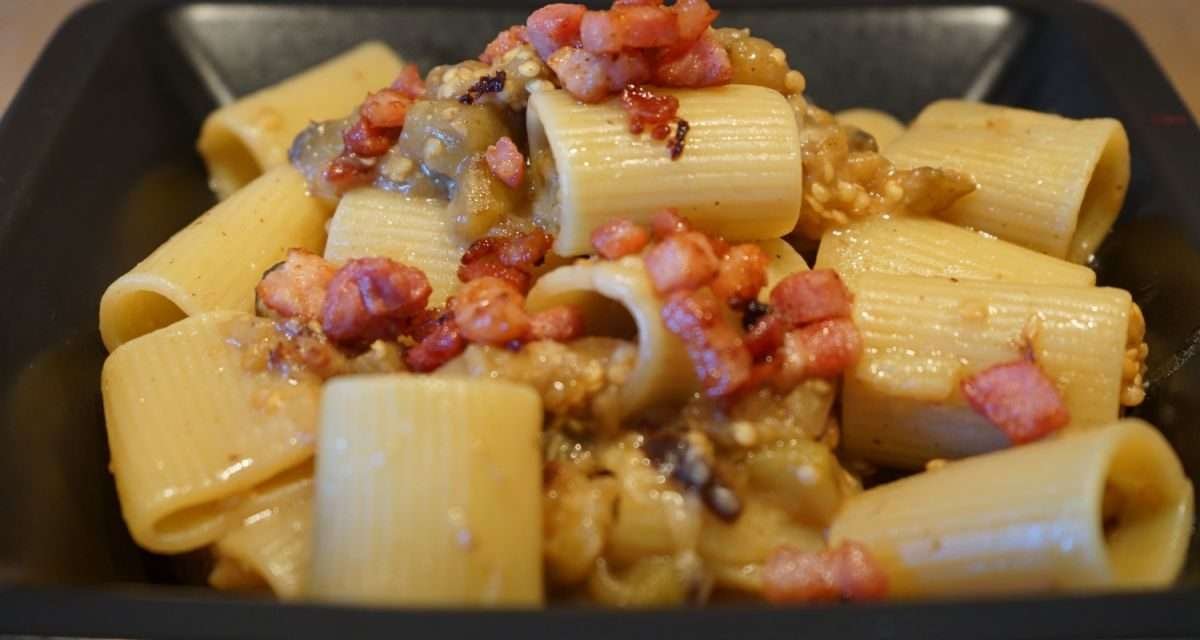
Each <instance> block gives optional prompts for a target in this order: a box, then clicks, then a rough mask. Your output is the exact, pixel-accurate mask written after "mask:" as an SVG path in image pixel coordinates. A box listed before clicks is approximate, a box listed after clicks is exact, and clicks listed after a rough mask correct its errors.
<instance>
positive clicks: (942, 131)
mask: <svg viewBox="0 0 1200 640" xmlns="http://www.w3.org/2000/svg"><path fill="white" fill-rule="evenodd" d="M885 155H887V157H888V158H889V159H890V160H892V161H893V162H895V163H896V164H897V166H899V167H901V168H906V169H907V168H913V167H919V166H933V167H943V168H947V169H957V170H959V171H964V172H966V173H969V174H971V176H973V177H974V178H975V182H977V183H978V185H979V188H978V189H977V190H976V191H975V192H974V193H972V194H970V195H968V196H966V197H964V198H961V199H960V200H958V201H957V202H956V203H955V204H954V205H953V206H952V207H951V208H950V209H949V210H948V211H946V212H945V213H944V214H943V216H942V217H944V218H945V219H946V220H948V221H950V222H953V223H955V224H959V225H963V226H967V227H973V228H976V229H979V230H981V231H986V232H988V233H991V234H993V235H995V236H997V237H999V238H1001V239H1004V240H1008V241H1009V242H1014V243H1016V244H1019V245H1021V246H1024V247H1028V248H1030V249H1034V250H1036V251H1040V252H1042V253H1045V254H1047V255H1051V256H1054V257H1056V258H1064V259H1067V260H1070V261H1071V262H1086V261H1087V260H1088V258H1089V257H1090V256H1091V255H1092V254H1093V253H1094V252H1095V251H1096V248H1097V247H1098V246H1099V245H1100V242H1101V240H1103V239H1104V236H1105V235H1106V234H1108V230H1109V228H1110V227H1112V224H1113V221H1114V220H1115V219H1116V217H1117V214H1118V213H1119V212H1120V210H1121V205H1122V204H1123V203H1124V201H1125V192H1126V190H1127V189H1128V187H1129V139H1128V137H1127V136H1126V135H1125V128H1124V127H1123V126H1121V123H1120V122H1119V121H1117V120H1114V119H1112V118H1097V119H1089V120H1070V119H1067V118H1062V117H1059V116H1055V115H1051V114H1047V113H1038V112H1036V111H1026V110H1024V109H1012V108H1009V107H1000V106H994V105H987V104H979V103H973V102H963V101H959V100H942V101H939V102H935V103H933V104H931V105H929V106H928V107H926V108H925V110H924V111H922V112H921V115H920V116H918V117H917V119H916V120H915V121H914V122H913V124H912V126H911V127H910V128H909V130H908V131H907V132H905V133H904V135H902V136H900V137H899V138H897V139H896V140H894V141H893V142H892V143H891V144H890V145H888V147H887V150H886V152H885Z"/></svg>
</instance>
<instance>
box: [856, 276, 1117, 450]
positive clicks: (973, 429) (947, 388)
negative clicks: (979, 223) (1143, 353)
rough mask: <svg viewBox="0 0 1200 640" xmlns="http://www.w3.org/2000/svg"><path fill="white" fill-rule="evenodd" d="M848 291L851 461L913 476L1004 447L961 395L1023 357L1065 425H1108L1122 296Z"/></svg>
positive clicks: (881, 282) (991, 287)
mask: <svg viewBox="0 0 1200 640" xmlns="http://www.w3.org/2000/svg"><path fill="white" fill-rule="evenodd" d="M851 288H852V289H853V291H854V294H855V304H854V319H855V323H856V325H857V326H858V328H859V330H860V331H861V332H862V337H863V355H862V358H861V359H860V360H859V362H858V364H857V366H856V367H855V369H854V370H853V371H852V372H850V373H848V374H847V376H846V380H845V390H844V392H843V404H842V428H843V445H844V447H845V450H846V451H847V452H849V453H851V454H853V455H857V456H861V457H864V458H867V459H870V460H873V461H876V462H880V463H884V464H890V465H896V466H900V467H907V468H913V467H919V466H920V465H923V464H925V462H927V461H929V460H931V459H934V458H958V457H962V456H967V455H974V454H979V453H984V452H987V451H990V450H993V449H996V448H999V447H1003V446H1006V444H1007V443H1008V440H1007V438H1006V437H1005V435H1004V433H1002V432H1001V431H1000V430H998V429H997V428H996V427H995V426H994V425H993V424H991V423H990V422H989V421H988V420H987V419H985V417H984V416H982V415H979V414H978V413H976V412H975V411H973V410H972V408H971V407H968V406H967V405H966V402H965V401H964V399H963V395H962V393H961V391H960V385H961V383H962V381H963V380H964V379H965V378H967V377H968V376H971V375H972V374H976V373H978V372H980V371H982V370H984V369H987V368H988V367H992V366H994V365H999V364H1003V363H1006V362H1012V361H1017V360H1021V359H1023V358H1026V357H1029V358H1032V359H1033V360H1034V361H1036V363H1037V365H1038V367H1040V369H1041V370H1042V371H1044V372H1045V374H1046V375H1047V376H1048V377H1049V379H1050V380H1051V381H1052V382H1053V383H1054V385H1055V386H1056V387H1057V388H1058V390H1059V391H1060V392H1061V393H1062V396H1063V399H1064V400H1065V405H1066V407H1067V410H1068V411H1069V413H1070V425H1072V426H1075V427H1081V428H1082V427H1088V426H1094V425H1099V424H1105V423H1108V422H1112V421H1113V420H1115V419H1116V418H1117V417H1118V414H1119V410H1120V406H1121V402H1120V400H1121V389H1122V387H1123V385H1124V384H1125V379H1124V365H1125V356H1126V344H1127V338H1128V332H1129V324H1130V321H1131V314H1132V306H1131V302H1130V297H1129V294H1128V293H1127V292H1125V291H1122V290H1120V289H1107V288H1090V289H1089V288H1080V287H1062V286H1049V285H1027V284H1018V283H1001V282H986V281H972V280H955V279H949V278H921V277H915V276H893V275H883V274H865V275H862V276H859V277H856V278H854V279H853V280H852V285H851Z"/></svg>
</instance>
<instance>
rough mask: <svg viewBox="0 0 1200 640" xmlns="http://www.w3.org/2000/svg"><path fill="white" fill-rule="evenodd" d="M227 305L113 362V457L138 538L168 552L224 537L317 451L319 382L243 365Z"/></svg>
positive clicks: (107, 377)
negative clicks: (291, 377) (296, 378)
mask: <svg viewBox="0 0 1200 640" xmlns="http://www.w3.org/2000/svg"><path fill="white" fill-rule="evenodd" d="M267 322H269V321H267V320H262V319H259V318H254V317H253V316H249V315H247V314H244V313H238V312H230V311H219V312H212V313H205V314H202V315H198V316H193V317H190V318H188V319H186V320H183V321H180V322H177V323H175V324H173V325H171V326H169V327H166V328H164V329H159V330H158V331H155V332H153V333H150V334H147V335H145V336H142V337H140V338H138V339H136V340H133V341H130V342H128V343H125V344H124V345H122V346H121V347H119V348H118V349H116V350H115V351H113V353H112V355H110V356H109V357H108V360H106V361H105V363H104V370H103V373H102V374H101V391H102V393H103V397H104V415H105V420H106V424H107V427H108V442H109V451H110V454H111V456H112V462H111V469H112V472H113V476H114V478H115V479H116V485H117V493H118V495H119V496H120V498H121V511H122V513H123V514H124V516H125V522H126V523H127V524H128V525H129V531H130V533H131V534H132V535H133V538H134V540H136V541H137V542H138V544H140V545H142V546H143V547H145V548H147V549H150V550H152V551H158V552H162V553H177V552H181V551H188V550H190V549H195V548H198V547H201V546H203V545H206V544H208V543H210V542H213V541H214V540H216V539H217V538H219V537H221V536H222V535H223V534H224V533H226V532H227V531H228V530H229V529H230V528H232V527H235V526H237V525H238V523H240V522H241V520H242V518H243V517H244V516H245V515H247V514H246V513H245V511H246V510H247V509H258V508H261V505H262V504H263V503H264V501H265V499H264V498H263V497H262V496H260V497H255V496H254V495H253V494H252V492H253V491H254V490H255V489H258V490H259V492H260V493H266V492H273V491H277V490H280V489H281V488H283V487H285V486H287V485H290V484H291V483H292V482H294V477H292V475H290V474H289V470H291V469H292V468H293V467H296V466H297V465H301V464H303V463H304V462H305V461H306V460H308V459H309V458H310V457H311V456H312V453H313V438H314V430H315V427H316V418H317V401H318V399H319V398H318V394H319V387H318V385H317V384H316V383H315V382H312V381H309V380H307V379H304V380H289V379H287V378H285V377H283V376H281V375H278V374H276V373H275V372H272V371H251V370H247V369H246V368H244V367H243V356H244V353H243V350H242V348H240V347H239V346H238V345H237V344H236V335H237V334H238V333H239V327H242V328H244V327H247V326H252V325H257V324H261V323H267Z"/></svg>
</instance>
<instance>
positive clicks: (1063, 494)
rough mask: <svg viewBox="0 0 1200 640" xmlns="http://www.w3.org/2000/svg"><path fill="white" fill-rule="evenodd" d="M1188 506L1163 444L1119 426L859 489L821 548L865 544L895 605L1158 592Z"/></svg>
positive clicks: (1178, 555) (1184, 539)
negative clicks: (1038, 594)
mask: <svg viewBox="0 0 1200 640" xmlns="http://www.w3.org/2000/svg"><path fill="white" fill-rule="evenodd" d="M1192 501H1193V496H1192V486H1191V483H1190V482H1188V479H1187V477H1186V476H1185V475H1184V473H1183V469H1182V467H1181V465H1180V463H1179V459H1178V458H1177V457H1176V456H1175V453H1174V452H1173V451H1171V446H1170V445H1169V444H1168V443H1167V441H1166V440H1165V439H1163V437H1162V435H1160V434H1159V433H1158V432H1157V431H1156V430H1155V429H1154V428H1153V427H1151V426H1149V425H1147V424H1146V423H1144V422H1141V421H1138V420H1125V421H1122V422H1119V423H1115V424H1110V425H1107V426H1103V427H1099V428H1097V429H1094V430H1091V431H1087V432H1081V433H1077V434H1072V435H1068V436H1065V437H1062V438H1058V439H1054V440H1050V441H1046V442H1040V443H1034V444H1030V445H1025V446H1021V447H1017V448H1014V449H1009V450H1006V451H1001V452H996V453H992V454H988V455H984V456H979V457H975V458H970V459H967V460H962V461H959V462H952V463H950V464H948V465H946V466H945V467H943V468H941V469H937V470H935V471H927V472H925V473H921V474H918V475H915V476H912V477H909V478H905V479H903V480H899V481H896V482H893V483H890V484H885V485H883V486H880V487H876V488H874V489H871V490H869V491H866V492H864V493H862V494H861V495H859V496H857V497H855V498H852V499H851V500H850V501H849V502H848V503H847V504H846V506H845V508H844V509H843V510H842V512H841V513H840V514H839V515H838V518H837V520H836V521H835V522H834V524H833V527H832V529H831V531H830V540H831V543H832V544H838V543H840V542H842V541H844V540H854V541H857V542H860V543H862V544H865V545H866V546H867V547H868V548H869V549H870V550H871V551H872V552H873V555H874V556H875V558H876V559H878V560H879V561H880V563H881V564H882V566H883V567H884V568H885V570H886V571H887V572H888V574H889V578H890V585H889V587H890V590H891V591H890V592H891V594H892V595H894V596H898V597H905V596H955V597H959V596H964V595H976V594H996V593H1017V592H1022V593H1024V592H1031V591H1062V590H1080V589H1085V590H1094V589H1141V588H1156V587H1157V588H1162V587H1166V586H1168V585H1169V584H1171V582H1172V581H1173V580H1174V579H1175V577H1176V576H1177V575H1178V573H1179V571H1180V569H1181V568H1182V567H1183V562H1184V559H1185V557H1186V555H1187V547H1188V538H1189V536H1190V535H1191V527H1192V521H1193V503H1192Z"/></svg>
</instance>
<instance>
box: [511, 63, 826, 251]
mask: <svg viewBox="0 0 1200 640" xmlns="http://www.w3.org/2000/svg"><path fill="white" fill-rule="evenodd" d="M665 93H669V94H671V95H674V96H676V97H678V98H679V112H678V113H679V117H681V118H683V119H685V120H687V122H688V123H689V124H690V127H691V128H690V129H689V131H688V134H687V139H686V147H685V150H684V151H683V155H681V156H679V157H678V158H677V159H674V160H672V159H671V156H670V154H669V153H668V150H667V148H666V146H665V145H664V143H663V142H662V141H660V140H654V139H652V138H651V137H650V136H649V135H648V134H647V135H643V136H641V137H636V138H635V137H633V136H631V135H630V133H629V124H628V119H627V116H626V113H625V111H624V110H622V109H621V107H620V105H619V103H618V102H617V101H616V100H615V99H614V100H612V101H609V102H606V103H603V104H583V103H580V102H578V101H576V100H575V99H574V98H572V97H571V96H570V95H569V94H567V93H566V92H564V91H544V92H539V93H535V94H533V95H532V96H531V97H530V99H529V110H528V113H527V120H528V129H529V145H530V153H531V155H532V157H533V163H534V167H535V170H536V172H540V173H542V174H544V175H543V176H542V179H541V182H540V187H539V194H538V197H537V198H536V204H535V215H536V216H539V217H540V218H541V219H543V220H545V221H546V222H548V223H550V224H551V225H553V226H555V227H557V229H556V231H555V233H556V238H555V243H554V251H555V253H558V254H560V255H564V256H573V255H582V254H587V253H591V252H592V247H591V243H590V234H591V232H592V231H593V230H594V229H595V228H596V227H598V226H599V225H601V224H603V223H604V222H605V221H607V220H610V219H612V218H616V217H624V218H629V219H632V220H634V221H635V222H639V223H644V222H646V221H647V220H648V219H649V218H650V216H651V215H652V214H653V213H654V212H655V211H658V210H659V209H662V208H664V207H675V208H677V209H678V210H679V213H680V215H683V216H685V217H687V218H688V219H689V220H690V221H691V222H692V224H694V225H695V226H696V227H697V228H699V229H701V230H703V231H707V232H712V233H718V234H721V235H723V236H725V238H726V239H727V240H730V241H735V242H741V241H749V240H763V239H766V238H778V237H780V236H782V235H784V234H786V233H788V232H790V231H791V230H792V228H793V227H795V226H796V220H797V218H798V217H799V215H800V197H801V188H802V181H801V167H800V141H799V130H798V129H797V125H796V121H795V116H794V115H793V113H792V109H791V107H790V106H789V105H788V102H787V100H785V99H784V98H783V96H782V95H780V94H779V93H777V92H775V91H772V90H770V89H766V88H764V87H755V86H745V85H728V86H723V87H711V88H707V89H701V90H678V91H676V90H671V91H665ZM545 154H550V155H551V156H552V158H544V157H543V156H544V155H545Z"/></svg>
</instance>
